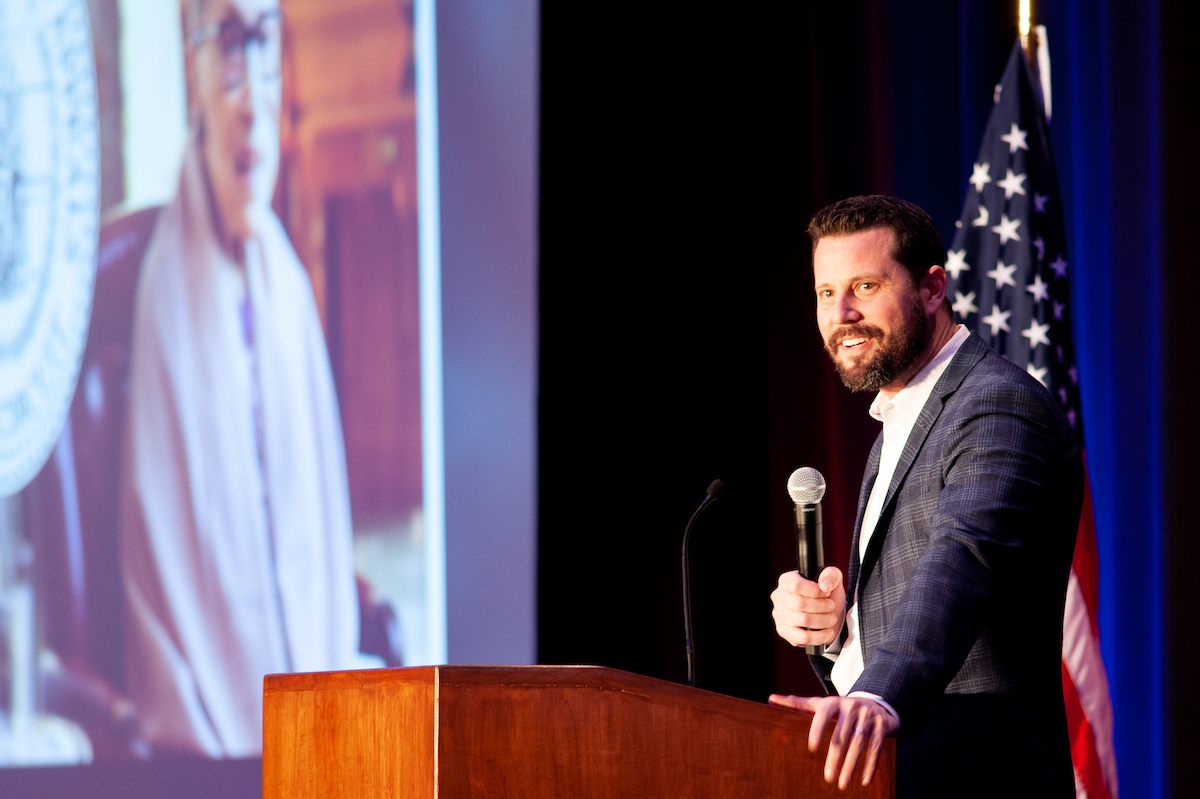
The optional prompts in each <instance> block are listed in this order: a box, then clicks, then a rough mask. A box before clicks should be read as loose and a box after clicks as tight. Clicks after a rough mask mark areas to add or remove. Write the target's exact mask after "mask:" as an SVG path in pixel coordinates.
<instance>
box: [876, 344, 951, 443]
mask: <svg viewBox="0 0 1200 799" xmlns="http://www.w3.org/2000/svg"><path fill="white" fill-rule="evenodd" d="M970 335H971V331H969V330H967V328H966V326H965V325H959V326H958V330H956V331H954V335H953V336H951V337H950V340H949V341H947V342H946V343H945V344H944V345H943V346H942V348H941V349H940V350H938V353H937V355H934V356H933V357H932V358H931V359H930V360H929V363H927V364H925V366H924V368H922V369H921V371H919V372H917V374H916V375H915V376H914V377H913V379H912V380H909V381H908V382H907V383H906V384H905V385H904V388H902V389H900V390H899V391H897V392H896V396H894V397H892V398H891V399H890V400H889V399H888V398H887V397H886V396H884V394H883V392H882V391H881V392H879V393H878V394H876V395H875V399H874V400H873V401H872V402H871V409H870V414H871V417H872V418H873V419H875V420H876V421H879V422H883V423H884V424H889V423H891V422H894V421H899V420H900V419H902V418H905V417H907V416H908V415H909V413H910V412H911V411H913V410H919V409H920V408H921V407H922V406H924V404H925V400H927V399H929V395H930V393H931V392H932V391H933V386H934V384H935V383H937V381H938V378H939V377H941V376H942V372H944V371H946V367H947V366H948V365H949V364H950V359H951V358H953V357H954V354H955V353H956V352H958V348H959V347H961V346H962V345H963V342H964V341H966V340H967V337H968V336H970Z"/></svg>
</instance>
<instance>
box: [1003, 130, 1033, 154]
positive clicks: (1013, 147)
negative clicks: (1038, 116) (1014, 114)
mask: <svg viewBox="0 0 1200 799" xmlns="http://www.w3.org/2000/svg"><path fill="white" fill-rule="evenodd" d="M1028 135H1029V132H1028V131H1025V130H1021V129H1020V128H1018V127H1017V123H1016V122H1014V123H1012V130H1010V131H1009V132H1008V133H1007V134H1005V135H1004V136H1001V137H1000V141H1003V142H1008V152H1009V155H1011V154H1013V153H1015V152H1016V151H1017V150H1028V149H1029V145H1028V144H1026V143H1025V137H1026V136H1028Z"/></svg>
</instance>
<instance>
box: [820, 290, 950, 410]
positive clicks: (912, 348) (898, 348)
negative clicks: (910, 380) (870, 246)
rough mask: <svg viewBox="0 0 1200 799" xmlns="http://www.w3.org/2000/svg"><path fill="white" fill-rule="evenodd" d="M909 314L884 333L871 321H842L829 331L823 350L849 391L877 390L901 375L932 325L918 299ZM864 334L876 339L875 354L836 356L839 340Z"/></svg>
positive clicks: (924, 345)
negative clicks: (860, 358)
mask: <svg viewBox="0 0 1200 799" xmlns="http://www.w3.org/2000/svg"><path fill="white" fill-rule="evenodd" d="M911 311H912V312H911V314H910V316H909V317H908V318H907V319H905V320H904V325H903V326H902V327H900V328H898V329H896V330H895V331H893V332H892V333H890V334H889V335H887V336H884V334H883V331H882V330H880V329H879V328H878V327H875V325H866V324H864V325H846V326H844V327H839V328H838V329H837V330H835V331H833V332H832V333H830V334H829V339H828V340H827V341H826V342H825V351H826V352H827V353H829V357H830V358H831V359H832V360H833V368H834V369H836V370H837V373H838V377H840V378H841V379H842V382H843V383H845V384H846V388H848V389H850V390H851V391H878V390H879V389H881V388H884V387H885V386H889V385H891V384H892V383H894V382H895V381H896V380H897V379H898V378H900V377H901V376H903V375H904V373H905V372H907V371H908V370H909V369H910V368H911V367H912V365H913V364H914V363H916V362H917V359H918V358H920V357H921V354H922V353H924V352H925V349H926V348H927V347H928V346H929V342H930V341H931V340H932V338H933V328H932V326H931V325H930V324H929V317H927V316H926V315H925V309H924V308H923V307H922V306H921V302H920V300H919V299H918V300H916V301H914V303H913V308H912V309H911ZM856 336H867V337H870V338H873V339H875V340H876V341H877V342H878V343H879V347H878V348H877V349H876V352H875V355H874V356H873V357H871V358H870V359H868V360H864V361H856V362H852V363H847V362H844V361H842V360H840V359H838V357H837V352H838V349H840V342H841V341H843V340H844V339H847V338H855V337H856Z"/></svg>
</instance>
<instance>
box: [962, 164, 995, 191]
mask: <svg viewBox="0 0 1200 799" xmlns="http://www.w3.org/2000/svg"><path fill="white" fill-rule="evenodd" d="M991 182H992V176H991V175H989V174H988V165H987V164H975V166H974V171H972V172H971V178H970V180H968V181H967V183H970V184H971V185H972V186H974V187H975V191H976V192H981V191H983V187H984V186H986V185H987V184H989V183H991Z"/></svg>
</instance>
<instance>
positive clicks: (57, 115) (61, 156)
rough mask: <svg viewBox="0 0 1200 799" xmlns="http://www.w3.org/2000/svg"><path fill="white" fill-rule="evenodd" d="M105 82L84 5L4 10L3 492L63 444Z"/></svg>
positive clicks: (86, 290) (93, 225)
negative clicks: (99, 86) (99, 76)
mask: <svg viewBox="0 0 1200 799" xmlns="http://www.w3.org/2000/svg"><path fill="white" fill-rule="evenodd" d="M99 156H100V148H99V139H98V133H97V126H96V80H95V68H94V64H93V59H92V44H91V33H90V28H89V24H88V16H87V7H86V3H85V0H4V2H2V3H0V497H3V496H7V495H9V494H13V493H15V492H17V491H19V490H21V488H23V487H24V486H25V485H26V484H27V483H28V482H29V481H30V480H31V479H32V478H33V476H34V475H35V474H36V473H37V471H38V469H40V468H41V466H42V464H43V463H45V461H46V458H47V456H48V455H49V454H50V451H51V449H52V448H53V447H54V444H55V442H56V441H57V440H58V436H59V433H60V431H61V429H62V425H63V421H64V419H65V418H66V415H67V411H68V409H69V407H70V402H71V397H72V395H73V393H74V391H75V381H76V379H77V378H78V376H79V364H80V359H81V357H82V354H83V346H84V340H85V339H86V337H87V330H88V320H89V318H90V315H91V308H92V288H93V285H94V282H95V276H96V236H97V224H98V221H99V220H98V216H99V185H100V183H99Z"/></svg>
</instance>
